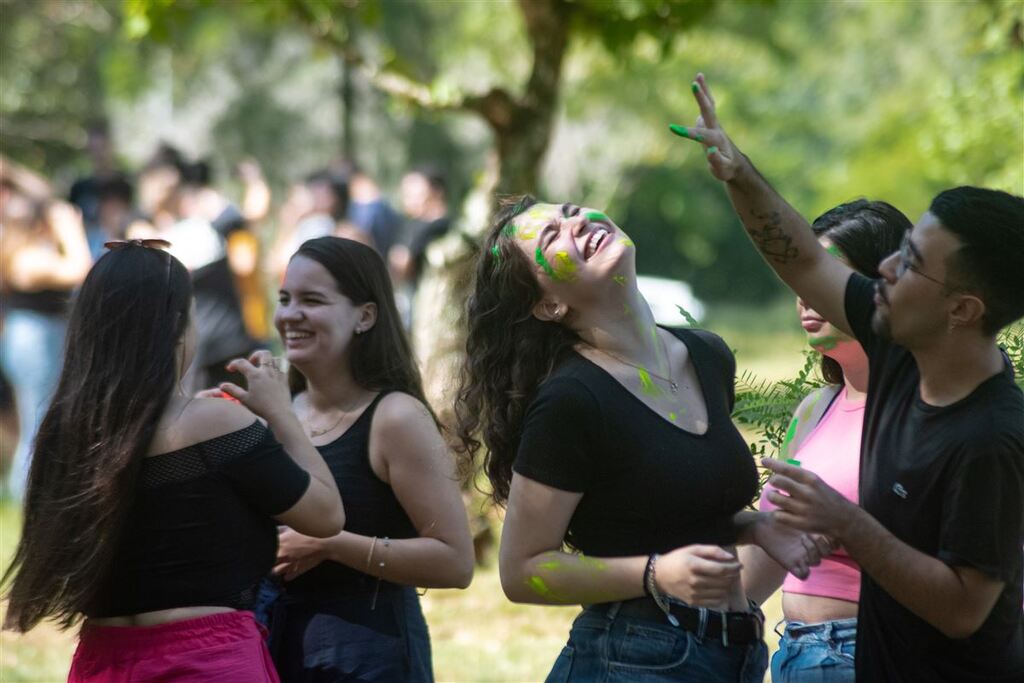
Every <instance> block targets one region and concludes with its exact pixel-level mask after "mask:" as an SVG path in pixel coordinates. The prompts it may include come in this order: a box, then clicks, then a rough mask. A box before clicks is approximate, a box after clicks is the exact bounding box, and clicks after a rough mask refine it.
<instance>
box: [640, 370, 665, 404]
mask: <svg viewBox="0 0 1024 683" xmlns="http://www.w3.org/2000/svg"><path fill="white" fill-rule="evenodd" d="M637 374H638V375H639V376H640V391H642V392H644V394H646V395H647V396H652V397H657V396H661V389H659V388H658V385H657V384H655V383H654V381H653V380H652V379H651V373H649V372H647V370H645V369H644V368H640V369H638V370H637Z"/></svg>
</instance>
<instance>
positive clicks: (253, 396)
mask: <svg viewBox="0 0 1024 683" xmlns="http://www.w3.org/2000/svg"><path fill="white" fill-rule="evenodd" d="M109 246H110V251H108V252H107V253H105V254H104V255H103V256H102V257H101V258H100V259H99V260H98V261H97V263H96V265H95V267H93V269H92V270H91V271H90V272H89V274H88V276H87V277H86V279H85V282H84V284H83V285H82V289H81V292H80V293H79V295H78V297H77V298H76V301H75V305H74V308H73V310H72V313H71V319H70V324H69V341H68V344H67V347H66V352H65V356H64V363H63V369H62V371H61V376H60V382H59V386H58V390H57V393H56V395H55V396H54V399H53V401H52V402H51V403H50V406H49V408H48V410H47V412H46V416H45V417H44V419H43V421H42V424H41V426H40V430H39V436H38V439H37V440H36V444H35V457H34V460H33V463H32V469H31V474H30V478H29V484H28V490H27V495H26V498H25V515H24V522H23V529H22V533H21V537H20V541H19V543H18V548H17V551H16V553H15V556H14V560H13V561H12V563H11V565H10V567H9V568H8V569H7V570H6V572H5V574H4V579H3V583H5V584H6V591H5V597H6V598H8V600H9V601H8V605H7V614H6V620H5V624H4V625H5V627H6V628H11V629H14V630H17V631H19V632H26V631H28V630H30V629H32V628H33V627H35V626H36V625H37V624H38V623H39V622H40V621H41V620H44V619H54V620H56V621H57V622H58V623H59V624H60V625H61V626H62V627H63V628H68V627H70V626H72V625H74V624H75V623H77V622H78V621H79V620H80V619H81V618H82V617H83V616H84V617H86V618H87V620H86V621H85V623H84V625H83V626H82V628H81V631H80V633H79V642H78V648H77V650H76V652H75V656H74V660H73V661H72V664H71V671H70V673H69V676H68V680H69V681H73V682H75V683H78V682H82V683H85V682H86V681H88V682H89V683H97V682H99V683H103V682H106V681H110V682H114V681H117V682H119V683H121V682H129V683H134V682H139V683H142V682H143V681H154V680H161V681H186V680H190V681H192V680H194V681H199V680H202V681H211V680H222V681H227V680H232V681H247V682H248V681H252V682H254V683H261V682H262V683H275V682H276V681H277V680H278V679H277V676H276V675H275V673H274V671H273V667H272V665H271V663H270V660H269V655H268V653H267V649H266V645H265V644H264V642H263V638H262V634H261V633H260V631H259V630H258V628H257V625H256V623H255V621H254V619H253V615H252V613H251V612H250V611H248V610H249V609H250V608H251V605H252V602H253V600H254V598H255V587H256V585H257V584H258V582H259V581H260V579H261V577H262V576H263V575H264V574H265V573H266V572H267V571H268V570H269V569H270V567H271V566H272V564H273V561H274V552H275V547H276V540H277V529H276V523H281V524H288V525H289V526H292V527H295V528H297V529H301V530H303V531H304V532H305V533H309V534H314V535H318V536H328V535H331V534H334V533H337V532H338V530H339V529H341V527H342V526H343V524H344V511H343V509H342V504H341V500H340V498H339V496H338V491H337V487H336V486H335V484H334V480H333V478H332V477H331V475H330V472H329V471H328V469H327V467H326V465H325V464H324V462H323V460H322V459H321V458H320V457H319V456H318V455H317V453H316V451H315V450H314V449H313V446H312V445H311V444H310V443H309V440H308V439H307V438H306V436H305V434H304V433H303V431H302V427H301V426H300V424H299V423H298V420H297V419H296V417H295V414H294V412H292V410H291V406H290V402H289V396H288V387H287V383H286V378H285V375H284V373H283V372H282V371H281V370H280V368H279V367H278V366H277V365H276V362H275V361H274V359H272V358H271V357H270V354H269V352H266V351H261V352H259V353H257V354H254V355H253V356H252V357H250V359H249V360H245V359H236V360H234V361H232V367H233V369H235V370H237V371H239V372H240V373H242V374H243V375H244V376H245V377H246V379H247V380H248V386H249V389H248V390H247V391H246V390H243V389H241V388H240V387H238V386H237V385H233V384H230V385H229V384H225V385H222V387H221V388H222V389H223V390H224V391H226V392H228V393H229V394H230V395H231V396H233V397H234V398H236V399H238V400H239V401H241V402H242V403H243V404H244V406H243V405H237V404H235V403H232V402H229V401H220V400H215V399H206V398H194V397H192V395H191V394H190V393H189V392H186V391H184V390H183V388H182V384H181V380H182V378H183V376H184V375H185V373H186V371H187V369H188V367H189V365H190V364H191V362H192V359H193V357H194V353H195V349H196V336H197V334H196V327H195V319H194V317H193V315H192V311H193V309H194V306H193V300H192V286H191V282H190V278H189V275H188V271H187V270H186V269H185V267H184V266H183V265H182V264H181V262H179V261H178V260H177V259H175V258H174V257H173V256H171V255H170V254H169V253H167V252H166V251H163V250H162V247H166V242H160V241H157V240H154V241H142V240H137V241H132V242H122V243H120V244H114V243H111V244H110V245H109ZM250 411H251V412H250ZM257 416H259V417H260V418H262V420H265V422H266V423H265V424H264V422H263V421H261V420H259V419H257Z"/></svg>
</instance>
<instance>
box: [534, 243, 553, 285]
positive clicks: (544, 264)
mask: <svg viewBox="0 0 1024 683" xmlns="http://www.w3.org/2000/svg"><path fill="white" fill-rule="evenodd" d="M534 258H535V259H536V260H537V265H539V266H540V267H541V268H543V269H544V272H545V273H547V274H548V277H549V278H551V279H552V280H554V279H555V269H554V268H552V267H551V264H550V263H548V260H547V259H546V258H544V252H543V251H541V250H540V247H537V250H536V251H535V252H534Z"/></svg>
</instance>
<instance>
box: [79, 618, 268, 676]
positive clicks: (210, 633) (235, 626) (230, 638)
mask: <svg viewBox="0 0 1024 683" xmlns="http://www.w3.org/2000/svg"><path fill="white" fill-rule="evenodd" d="M264 634H265V631H264V630H263V627H262V626H260V625H259V624H257V623H256V620H255V619H254V618H253V615H252V612H247V611H236V612H224V613H221V614H212V615H210V616H206V617H198V618H196V619H183V620H181V621H172V622H169V623H167V624H160V625H158V626H92V625H90V624H89V623H88V622H86V623H85V625H84V626H83V627H82V632H81V634H80V635H79V641H78V648H77V649H76V650H75V656H74V659H72V660H71V671H70V673H68V683H115V682H116V683H142V682H143V681H145V683H172V682H173V683H192V682H195V683H200V682H202V683H280V679H279V678H278V677H277V671H276V670H275V669H274V663H273V662H272V661H271V659H270V653H269V652H268V651H267V646H266V643H265V642H264V640H263V637H264Z"/></svg>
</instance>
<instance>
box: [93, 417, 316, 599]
mask: <svg viewBox="0 0 1024 683" xmlns="http://www.w3.org/2000/svg"><path fill="white" fill-rule="evenodd" d="M309 481H310V475H309V473H308V472H306V470H304V469H302V468H301V467H300V466H299V465H298V464H297V463H296V462H295V461H294V460H292V459H291V457H289V455H288V454H287V453H286V452H285V451H284V449H283V448H282V446H281V444H280V443H278V441H277V439H275V438H274V436H273V434H272V433H271V432H270V430H269V429H267V428H266V427H265V426H263V424H261V423H260V422H258V421H254V422H253V423H252V424H251V425H250V426H248V427H246V428H244V429H240V430H238V431H235V432H231V433H229V434H224V435H223V436H218V437H216V438H214V439H209V440H207V441H202V442H200V443H197V444H193V445H191V446H188V447H186V448H182V449H180V450H176V451H172V452H168V453H162V454H160V455H154V456H150V457H147V458H145V459H144V460H143V461H142V471H141V472H140V474H139V486H138V489H137V493H136V495H135V500H134V501H133V502H132V505H131V508H130V510H129V512H128V519H127V522H126V525H125V529H124V532H123V534H122V536H121V539H120V542H119V543H118V548H117V551H116V554H115V559H114V563H113V566H112V568H111V570H110V573H109V575H108V576H107V577H106V579H105V580H103V581H102V582H101V584H100V586H99V589H98V592H97V594H96V596H95V598H94V599H93V600H92V604H91V605H89V607H88V608H87V609H86V610H84V612H85V614H86V615H87V616H90V617H115V616H126V615H129V614H139V613H141V612H150V611H154V610H162V609H170V608H172V607H191V606H196V605H220V606H224V607H234V608H235V609H252V608H253V605H254V604H255V600H256V587H257V586H258V584H259V582H260V579H261V578H262V577H263V576H264V575H265V574H266V573H267V572H268V571H270V569H271V567H273V565H274V556H275V554H276V552H277V525H276V523H275V522H274V520H273V519H272V516H273V515H278V514H281V513H282V512H285V511H286V510H288V509H289V508H291V507H292V506H293V505H295V503H297V502H298V501H299V499H300V498H302V496H303V494H304V493H305V492H306V489H307V488H308V487H309Z"/></svg>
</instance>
